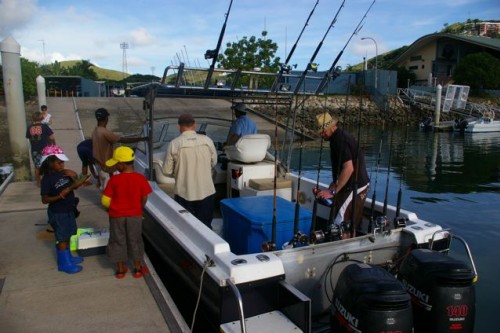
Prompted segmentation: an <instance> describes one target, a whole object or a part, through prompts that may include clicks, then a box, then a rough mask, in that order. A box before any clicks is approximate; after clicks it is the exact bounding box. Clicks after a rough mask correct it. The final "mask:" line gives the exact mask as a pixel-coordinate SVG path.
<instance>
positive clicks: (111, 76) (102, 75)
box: [61, 60, 130, 81]
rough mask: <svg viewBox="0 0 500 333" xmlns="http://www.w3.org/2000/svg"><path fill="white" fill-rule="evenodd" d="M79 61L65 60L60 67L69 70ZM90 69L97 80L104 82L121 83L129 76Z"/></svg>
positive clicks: (96, 67) (99, 69) (96, 68)
mask: <svg viewBox="0 0 500 333" xmlns="http://www.w3.org/2000/svg"><path fill="white" fill-rule="evenodd" d="M80 61H81V60H66V61H61V67H63V68H70V67H73V66H75V65H76V64H78V63H79V62H80ZM90 68H92V69H93V70H94V72H95V73H96V74H97V78H98V79H99V80H106V81H108V80H109V81H121V80H123V79H124V78H127V77H129V76H130V74H125V75H123V72H120V71H115V70H112V69H105V68H101V67H98V66H95V65H92V66H91V67H90Z"/></svg>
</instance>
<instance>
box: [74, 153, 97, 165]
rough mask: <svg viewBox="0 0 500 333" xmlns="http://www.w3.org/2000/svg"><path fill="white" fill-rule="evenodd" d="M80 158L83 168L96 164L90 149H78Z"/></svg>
mask: <svg viewBox="0 0 500 333" xmlns="http://www.w3.org/2000/svg"><path fill="white" fill-rule="evenodd" d="M77 152H78V157H79V158H80V160H81V161H82V166H84V167H85V166H89V165H90V164H91V163H93V162H94V158H93V157H92V151H91V150H88V149H78V150H77Z"/></svg>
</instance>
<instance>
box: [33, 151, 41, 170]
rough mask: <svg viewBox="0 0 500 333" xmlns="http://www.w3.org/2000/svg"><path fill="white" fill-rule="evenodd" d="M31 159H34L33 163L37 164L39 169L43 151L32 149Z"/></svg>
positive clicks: (36, 166)
mask: <svg viewBox="0 0 500 333" xmlns="http://www.w3.org/2000/svg"><path fill="white" fill-rule="evenodd" d="M31 159H32V160H33V164H34V165H35V168H37V169H39V168H40V166H41V165H42V163H41V161H42V152H40V151H32V152H31Z"/></svg>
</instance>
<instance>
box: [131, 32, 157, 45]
mask: <svg viewBox="0 0 500 333" xmlns="http://www.w3.org/2000/svg"><path fill="white" fill-rule="evenodd" d="M130 38H131V41H132V44H133V45H135V46H144V45H151V44H153V42H154V37H153V36H152V35H151V34H150V33H149V31H148V30H147V29H146V28H142V27H141V28H137V29H135V30H132V31H131V32H130Z"/></svg>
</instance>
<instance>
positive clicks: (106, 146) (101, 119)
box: [92, 108, 147, 189]
mask: <svg viewBox="0 0 500 333" xmlns="http://www.w3.org/2000/svg"><path fill="white" fill-rule="evenodd" d="M95 118H96V120H97V126H96V128H95V129H94V131H93V132H92V153H93V155H94V161H95V162H96V164H97V166H98V167H99V177H100V183H101V185H102V188H103V189H104V188H106V184H107V182H108V180H109V177H110V176H111V169H110V168H108V167H107V166H106V161H107V160H109V159H110V158H111V157H113V145H114V144H115V143H118V142H119V143H135V142H139V141H144V140H146V139H147V138H146V137H122V136H120V135H118V134H115V133H113V132H112V131H111V130H109V129H108V128H107V127H106V126H107V125H108V120H109V112H108V110H106V109H105V108H99V109H97V110H96V111H95Z"/></svg>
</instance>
